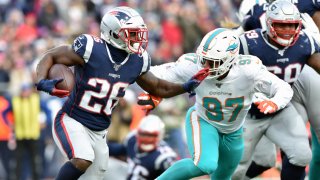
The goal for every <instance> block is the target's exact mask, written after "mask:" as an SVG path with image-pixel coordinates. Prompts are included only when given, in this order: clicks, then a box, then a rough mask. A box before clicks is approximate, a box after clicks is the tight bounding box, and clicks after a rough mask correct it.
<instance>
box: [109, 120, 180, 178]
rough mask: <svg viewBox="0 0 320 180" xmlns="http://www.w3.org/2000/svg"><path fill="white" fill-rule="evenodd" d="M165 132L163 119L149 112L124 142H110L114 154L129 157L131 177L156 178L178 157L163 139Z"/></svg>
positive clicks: (111, 153) (111, 151) (128, 176)
mask: <svg viewBox="0 0 320 180" xmlns="http://www.w3.org/2000/svg"><path fill="white" fill-rule="evenodd" d="M164 133H165V132H164V123H163V122H162V120H161V119H160V118H159V117H158V116H156V115H148V116H146V117H144V118H143V119H142V120H141V122H140V124H139V126H138V128H137V130H135V131H133V132H131V133H130V134H129V135H128V136H127V138H126V140H125V143H124V144H119V143H108V146H109V152H110V156H123V155H124V156H126V157H127V162H128V164H129V165H128V166H129V169H128V175H127V179H128V180H131V179H132V180H133V179H150V180H153V179H155V178H156V177H158V176H159V175H160V174H161V173H163V172H164V171H165V170H166V169H168V167H169V166H171V165H172V163H173V162H174V161H175V160H176V158H177V155H176V153H175V152H174V151H173V149H171V147H169V146H168V145H167V143H166V142H165V141H163V136H164Z"/></svg>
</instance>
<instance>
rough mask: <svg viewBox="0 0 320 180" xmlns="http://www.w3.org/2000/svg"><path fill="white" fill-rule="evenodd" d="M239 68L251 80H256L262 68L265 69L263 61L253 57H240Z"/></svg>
mask: <svg viewBox="0 0 320 180" xmlns="http://www.w3.org/2000/svg"><path fill="white" fill-rule="evenodd" d="M237 67H238V68H239V69H240V70H241V71H242V72H243V73H244V74H245V75H246V76H247V77H248V78H250V79H252V78H254V77H255V75H256V74H257V73H258V72H259V71H260V70H261V68H265V66H264V65H263V64H262V61H261V60H260V59H259V58H258V57H256V56H252V55H239V56H238V61H237Z"/></svg>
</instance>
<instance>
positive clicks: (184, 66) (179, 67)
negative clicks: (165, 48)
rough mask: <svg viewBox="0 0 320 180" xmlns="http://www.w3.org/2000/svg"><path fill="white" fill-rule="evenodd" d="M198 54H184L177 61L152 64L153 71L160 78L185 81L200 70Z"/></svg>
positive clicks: (178, 81) (176, 81)
mask: <svg viewBox="0 0 320 180" xmlns="http://www.w3.org/2000/svg"><path fill="white" fill-rule="evenodd" d="M195 58H196V56H195V54H193V53H190V54H184V55H182V56H181V57H180V58H179V59H178V60H177V61H176V62H171V63H166V64H162V65H159V66H152V67H151V72H152V73H153V74H154V75H155V76H157V77H158V78H160V79H164V80H167V81H169V82H174V83H184V82H186V81H187V80H188V79H190V78H191V77H192V76H193V75H194V74H196V73H197V72H198V70H199V69H198V66H197V64H196V63H197V60H196V59H195Z"/></svg>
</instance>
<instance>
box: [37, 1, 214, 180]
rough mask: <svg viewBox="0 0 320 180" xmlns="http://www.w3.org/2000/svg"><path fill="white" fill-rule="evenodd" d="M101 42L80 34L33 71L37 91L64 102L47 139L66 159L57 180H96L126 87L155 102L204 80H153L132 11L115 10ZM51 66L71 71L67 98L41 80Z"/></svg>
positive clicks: (142, 28)
mask: <svg viewBox="0 0 320 180" xmlns="http://www.w3.org/2000/svg"><path fill="white" fill-rule="evenodd" d="M100 30H101V37H95V36H91V35H88V34H82V35H80V36H79V37H77V38H76V39H75V40H74V43H73V45H72V46H71V45H61V46H59V47H56V48H53V49H51V50H49V51H47V52H46V53H45V54H44V55H43V56H42V57H41V59H40V62H39V64H38V66H37V84H36V86H37V89H38V90H39V91H44V92H47V93H49V94H50V95H53V96H59V97H63V96H68V95H69V93H70V96H69V98H68V100H67V101H66V102H65V104H64V106H63V107H62V109H61V110H60V111H59V113H58V114H57V116H56V118H55V121H54V123H53V137H54V140H55V142H56V144H57V145H58V147H59V149H60V151H61V152H62V153H63V154H64V155H66V156H67V157H68V159H69V161H68V162H66V163H65V164H64V165H63V166H62V167H61V169H60V171H59V174H58V176H57V180H61V179H68V180H73V179H78V178H79V177H80V176H81V177H80V178H79V179H102V178H103V177H104V176H103V175H104V173H105V172H106V167H107V165H108V162H107V161H108V147H107V146H106V143H105V142H106V133H107V128H108V127H109V125H110V123H111V122H110V120H111V114H112V110H113V108H114V107H115V106H116V104H117V103H118V100H119V98H121V97H123V96H124V94H125V90H126V89H127V87H128V86H129V85H130V84H133V83H134V82H137V83H138V84H139V85H140V86H141V87H142V88H143V89H144V90H145V91H147V92H149V93H152V94H155V95H157V96H160V97H172V96H175V95H178V94H181V93H184V92H191V91H193V89H195V88H196V87H197V86H198V85H199V83H200V82H201V80H202V79H204V78H205V77H206V75H208V73H207V69H204V70H201V71H200V72H199V73H198V74H196V75H195V76H193V77H191V78H190V79H189V80H187V81H186V83H184V84H174V83H169V82H167V81H164V80H161V79H158V78H156V77H155V76H154V75H153V74H152V73H151V72H149V68H150V57H149V55H148V53H147V52H146V51H145V48H146V47H147V44H148V29H147V27H146V25H145V23H144V21H143V19H142V17H141V16H140V15H139V13H138V12H137V11H135V10H134V9H132V8H129V7H124V6H122V7H116V8H113V9H111V10H110V11H108V12H107V13H106V14H105V15H104V16H103V18H102V21H101V24H100ZM53 64H65V65H67V66H74V68H75V81H76V82H75V86H74V89H73V91H72V92H68V91H66V90H59V89H56V88H55V84H56V83H58V82H59V81H61V80H57V79H53V80H49V79H47V74H48V71H49V69H50V67H51V66H52V65H53Z"/></svg>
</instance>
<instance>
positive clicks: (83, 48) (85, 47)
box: [72, 34, 103, 62]
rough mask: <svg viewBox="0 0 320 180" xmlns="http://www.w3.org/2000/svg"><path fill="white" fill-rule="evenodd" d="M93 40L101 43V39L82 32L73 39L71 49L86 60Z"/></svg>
mask: <svg viewBox="0 0 320 180" xmlns="http://www.w3.org/2000/svg"><path fill="white" fill-rule="evenodd" d="M95 42H97V43H103V41H102V40H101V39H100V38H98V37H95V36H91V35H89V34H82V35H80V36H78V37H77V38H76V39H75V40H74V41H73V44H72V49H73V50H74V52H76V53H77V54H78V55H79V56H81V57H82V58H83V59H84V60H85V62H88V60H89V58H90V56H91V53H92V49H93V45H94V43H95Z"/></svg>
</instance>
